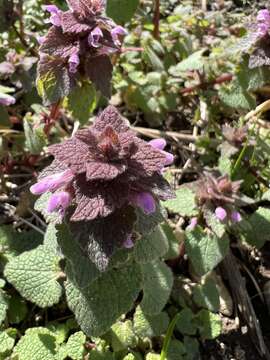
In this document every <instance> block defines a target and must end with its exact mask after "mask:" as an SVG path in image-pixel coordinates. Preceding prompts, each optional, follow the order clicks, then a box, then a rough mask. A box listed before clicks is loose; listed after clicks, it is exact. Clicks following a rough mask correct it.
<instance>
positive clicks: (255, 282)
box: [238, 260, 264, 304]
mask: <svg viewBox="0 0 270 360" xmlns="http://www.w3.org/2000/svg"><path fill="white" fill-rule="evenodd" d="M238 262H239V263H240V266H242V268H243V269H244V270H245V271H246V273H247V274H248V276H249V277H250V279H251V281H252V283H253V285H254V287H255V288H256V290H257V292H258V294H257V295H258V296H259V297H260V299H261V302H262V303H263V304H264V297H263V294H262V291H261V289H260V287H259V285H258V283H257V281H256V279H255V277H254V276H253V275H252V273H251V272H250V271H249V269H248V267H247V266H246V265H245V264H244V263H243V262H240V260H238Z"/></svg>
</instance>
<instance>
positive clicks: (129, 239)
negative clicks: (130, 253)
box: [123, 234, 134, 249]
mask: <svg viewBox="0 0 270 360" xmlns="http://www.w3.org/2000/svg"><path fill="white" fill-rule="evenodd" d="M123 246H124V248H126V249H132V248H133V247H134V242H133V240H132V234H130V235H128V237H127V239H126V240H125V241H124V243H123Z"/></svg>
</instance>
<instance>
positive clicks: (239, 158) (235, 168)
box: [232, 139, 249, 178]
mask: <svg viewBox="0 0 270 360" xmlns="http://www.w3.org/2000/svg"><path fill="white" fill-rule="evenodd" d="M248 141H249V139H248V140H247V141H246V143H245V145H244V147H243V149H242V150H241V152H240V154H239V156H238V158H237V160H236V162H235V164H234V167H233V169H232V178H233V177H234V176H235V174H236V172H237V170H238V169H239V167H240V165H241V162H242V159H243V157H244V155H245V152H246V150H247V147H248Z"/></svg>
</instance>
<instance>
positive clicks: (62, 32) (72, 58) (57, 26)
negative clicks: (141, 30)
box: [38, 0, 127, 97]
mask: <svg viewBox="0 0 270 360" xmlns="http://www.w3.org/2000/svg"><path fill="white" fill-rule="evenodd" d="M67 2H68V5H69V10H67V11H61V10H59V9H58V8H57V7H56V6H55V5H46V6H45V7H44V9H45V10H47V11H48V12H50V14H51V17H50V19H49V22H50V23H51V24H52V26H51V28H50V29H49V31H48V33H47V35H46V36H45V37H44V38H43V37H42V39H41V46H40V53H41V54H43V55H44V54H46V55H47V57H46V59H45V60H44V58H43V59H42V60H41V61H40V63H39V68H38V71H39V76H40V77H42V76H46V74H47V73H48V71H51V72H55V73H56V74H55V75H58V76H57V77H59V76H61V74H63V76H64V77H65V79H66V77H67V76H69V78H70V79H69V82H68V83H69V84H73V86H74V83H76V80H77V79H78V77H79V76H82V77H85V78H89V79H90V80H91V81H92V82H94V83H95V84H96V86H97V88H98V89H99V90H100V91H101V92H102V93H103V95H105V96H107V97H109V96H110V79H111V75H112V64H111V61H110V58H109V55H110V54H113V53H116V52H121V46H122V41H123V37H124V36H125V35H126V34H127V31H126V30H125V29H124V28H123V27H122V26H119V25H117V24H115V23H114V22H113V20H112V19H110V18H108V17H106V16H105V15H104V14H103V13H104V11H105V2H104V1H102V0H69V1H67ZM65 71H66V72H67V73H66V72H65Z"/></svg>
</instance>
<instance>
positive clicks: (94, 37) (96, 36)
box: [88, 26, 103, 48]
mask: <svg viewBox="0 0 270 360" xmlns="http://www.w3.org/2000/svg"><path fill="white" fill-rule="evenodd" d="M102 37H103V32H102V31H101V29H100V28H99V27H98V26H97V27H96V28H95V29H94V30H92V31H91V33H90V34H89V36H88V42H89V45H91V46H93V47H95V48H97V47H99V46H100V44H99V41H100V39H101V38H102Z"/></svg>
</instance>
